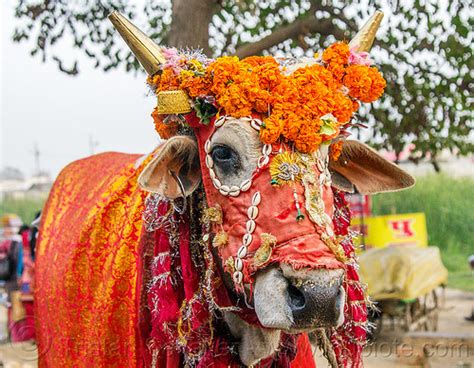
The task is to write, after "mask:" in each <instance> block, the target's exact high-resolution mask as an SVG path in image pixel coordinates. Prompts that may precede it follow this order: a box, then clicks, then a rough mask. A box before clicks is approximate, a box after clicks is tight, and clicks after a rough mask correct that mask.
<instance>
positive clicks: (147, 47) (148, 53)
mask: <svg viewBox="0 0 474 368" xmlns="http://www.w3.org/2000/svg"><path fill="white" fill-rule="evenodd" d="M109 20H110V21H111V22H112V24H113V25H114V27H115V29H116V30H117V31H118V32H119V33H120V35H121V36H122V38H123V39H124V40H125V42H126V43H127V45H128V47H130V50H132V52H133V53H134V54H135V56H136V58H137V59H138V61H139V62H140V64H142V66H143V68H144V69H145V70H146V72H147V73H148V74H149V75H154V74H156V73H157V72H158V71H159V70H160V66H161V64H164V63H165V62H166V59H165V57H164V56H163V53H162V52H161V48H160V46H158V45H157V44H156V43H155V42H153V40H152V39H151V38H150V37H148V36H147V35H146V34H145V33H143V32H142V31H140V30H139V29H138V28H137V27H136V26H135V25H133V24H132V23H131V22H130V21H129V20H128V19H127V18H125V17H124V16H123V15H122V14H120V13H119V12H118V11H114V12H112V13H111V14H110V15H109Z"/></svg>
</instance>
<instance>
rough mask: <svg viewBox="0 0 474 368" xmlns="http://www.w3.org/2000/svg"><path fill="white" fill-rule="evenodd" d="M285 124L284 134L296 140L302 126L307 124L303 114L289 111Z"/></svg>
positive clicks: (291, 139) (287, 137)
mask: <svg viewBox="0 0 474 368" xmlns="http://www.w3.org/2000/svg"><path fill="white" fill-rule="evenodd" d="M285 115H286V116H285V118H284V120H285V125H284V126H283V131H282V135H283V137H285V138H286V139H287V140H289V141H295V140H296V139H297V138H298V136H299V133H300V128H301V127H302V126H303V125H305V123H306V120H304V118H303V115H300V114H294V113H293V112H287V114H285Z"/></svg>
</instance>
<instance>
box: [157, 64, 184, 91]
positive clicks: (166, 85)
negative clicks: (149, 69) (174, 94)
mask: <svg viewBox="0 0 474 368" xmlns="http://www.w3.org/2000/svg"><path fill="white" fill-rule="evenodd" d="M156 86H157V92H160V91H172V90H177V89H178V88H179V79H178V76H177V75H176V74H174V72H173V70H172V69H171V68H168V69H164V70H163V72H162V73H161V74H160V75H159V80H158V79H157V84H156Z"/></svg>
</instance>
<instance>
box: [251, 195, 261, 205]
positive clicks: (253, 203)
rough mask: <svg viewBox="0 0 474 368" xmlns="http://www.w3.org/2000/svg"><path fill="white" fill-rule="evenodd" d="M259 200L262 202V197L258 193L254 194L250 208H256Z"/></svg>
mask: <svg viewBox="0 0 474 368" xmlns="http://www.w3.org/2000/svg"><path fill="white" fill-rule="evenodd" d="M261 200H262V196H261V195H260V192H255V194H254V195H253V197H252V206H258V205H259V204H260V201H261Z"/></svg>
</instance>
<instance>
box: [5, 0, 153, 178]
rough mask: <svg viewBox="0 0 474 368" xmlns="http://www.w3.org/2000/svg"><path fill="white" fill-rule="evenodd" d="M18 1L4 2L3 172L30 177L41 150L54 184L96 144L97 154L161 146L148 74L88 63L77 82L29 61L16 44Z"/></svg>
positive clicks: (26, 50)
mask: <svg viewBox="0 0 474 368" xmlns="http://www.w3.org/2000/svg"><path fill="white" fill-rule="evenodd" d="M15 2H16V1H15V0H2V1H1V2H0V19H1V20H0V25H1V28H0V86H1V90H0V142H1V143H0V148H1V149H0V168H3V167H5V166H12V167H15V168H18V169H20V170H21V171H22V172H23V173H24V174H25V175H26V176H30V175H32V174H33V173H34V171H35V159H34V154H33V152H34V147H35V144H36V145H37V146H38V149H39V152H40V169H41V170H45V171H48V172H49V173H50V174H51V175H52V176H53V177H54V176H56V175H57V174H58V173H59V171H60V170H61V169H62V168H63V167H64V166H66V165H67V164H68V163H70V162H71V161H74V160H77V159H79V158H82V157H86V156H88V155H89V154H90V144H89V141H90V138H91V137H92V140H93V141H96V142H98V145H97V147H96V149H95V152H96V153H98V152H104V151H119V152H129V153H146V152H150V151H151V150H152V149H153V148H154V147H155V146H156V145H157V143H158V136H157V134H156V133H155V130H154V126H153V121H152V118H151V117H150V114H151V112H152V111H153V107H154V105H155V103H156V101H155V99H154V97H153V96H150V95H148V90H147V87H146V84H145V78H144V75H139V76H133V75H131V74H127V73H125V71H122V70H114V71H110V72H108V73H104V72H103V71H101V70H95V69H94V68H93V67H92V66H91V65H90V64H88V61H86V62H82V63H81V62H79V67H80V71H81V72H80V73H79V75H78V76H76V77H71V76H68V75H66V74H64V73H62V72H60V71H59V70H58V69H57V67H56V65H55V64H54V63H53V62H47V63H45V64H44V63H42V61H41V58H40V57H34V58H33V57H31V56H30V54H29V48H28V45H27V44H24V43H21V44H18V43H14V42H13V41H12V40H11V38H12V34H13V30H14V25H15V18H14V16H13V7H14V3H15ZM63 52H66V53H67V52H70V50H68V49H67V48H65V49H64V51H63Z"/></svg>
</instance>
